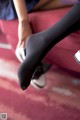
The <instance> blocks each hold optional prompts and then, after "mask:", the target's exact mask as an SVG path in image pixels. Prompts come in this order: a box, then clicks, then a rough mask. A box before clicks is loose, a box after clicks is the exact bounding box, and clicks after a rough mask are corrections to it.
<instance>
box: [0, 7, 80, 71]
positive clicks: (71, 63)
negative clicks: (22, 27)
mask: <svg viewBox="0 0 80 120" xmlns="http://www.w3.org/2000/svg"><path fill="white" fill-rule="evenodd" d="M69 9H70V8H62V9H56V10H50V11H43V12H35V13H30V14H29V18H30V23H31V27H32V30H33V33H36V32H40V31H42V30H45V29H47V28H49V27H50V26H51V25H53V24H55V23H56V22H57V21H58V20H59V19H60V18H61V17H62V16H63V15H64V14H65V13H66V12H67V11H68V10H69ZM0 25H1V30H2V31H3V33H4V34H6V37H7V40H8V43H9V44H11V45H12V47H13V52H14V50H15V48H16V44H17V41H18V35H17V31H18V30H17V28H18V21H17V20H12V21H0ZM79 39H80V33H79V31H77V32H75V33H72V34H71V35H69V36H68V37H66V38H65V39H64V40H62V41H61V42H60V43H58V44H57V45H56V46H55V47H54V48H52V50H51V51H50V52H49V53H48V54H47V56H46V57H45V60H47V61H48V62H50V63H52V64H58V65H59V66H61V67H64V68H67V69H69V70H73V71H76V72H80V66H79V65H78V64H77V62H76V61H75V59H74V54H75V52H76V51H77V50H78V49H80V42H79Z"/></svg>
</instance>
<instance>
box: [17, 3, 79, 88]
mask: <svg viewBox="0 0 80 120" xmlns="http://www.w3.org/2000/svg"><path fill="white" fill-rule="evenodd" d="M79 28H80V4H76V5H74V6H73V7H72V9H71V10H70V11H69V12H68V13H67V14H66V15H65V16H64V17H63V18H62V19H61V20H60V21H58V22H57V23H56V24H55V25H53V26H52V27H50V28H49V29H47V30H45V31H42V32H39V33H37V34H33V35H32V36H30V37H29V38H28V39H27V42H26V59H25V60H24V62H23V63H22V64H21V65H20V68H19V70H18V77H19V83H20V86H21V88H22V89H23V90H24V89H26V88H27V87H28V86H29V84H30V81H31V78H32V75H33V73H34V71H35V70H36V68H37V66H38V65H39V64H40V63H41V61H42V60H43V58H44V57H45V55H46V54H47V52H48V51H49V50H50V49H51V48H52V47H54V45H55V44H57V43H58V42H59V41H61V40H62V39H63V38H64V37H66V36H68V35H69V34H71V33H72V32H74V31H75V30H78V29H79Z"/></svg>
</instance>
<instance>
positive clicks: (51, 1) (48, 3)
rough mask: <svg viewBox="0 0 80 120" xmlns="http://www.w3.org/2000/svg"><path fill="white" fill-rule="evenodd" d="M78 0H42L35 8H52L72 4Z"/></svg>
mask: <svg viewBox="0 0 80 120" xmlns="http://www.w3.org/2000/svg"><path fill="white" fill-rule="evenodd" d="M75 2H76V0H65V2H64V0H40V2H39V3H38V4H37V5H36V6H35V7H34V8H33V10H50V9H55V8H61V7H67V6H71V5H73V4H74V3H75Z"/></svg>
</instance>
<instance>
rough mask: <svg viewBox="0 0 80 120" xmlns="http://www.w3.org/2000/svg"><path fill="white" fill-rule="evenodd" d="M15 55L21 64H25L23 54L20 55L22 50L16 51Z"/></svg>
mask: <svg viewBox="0 0 80 120" xmlns="http://www.w3.org/2000/svg"><path fill="white" fill-rule="evenodd" d="M15 54H16V57H17V58H18V60H19V61H20V62H23V59H22V56H21V53H20V48H17V49H16V51H15Z"/></svg>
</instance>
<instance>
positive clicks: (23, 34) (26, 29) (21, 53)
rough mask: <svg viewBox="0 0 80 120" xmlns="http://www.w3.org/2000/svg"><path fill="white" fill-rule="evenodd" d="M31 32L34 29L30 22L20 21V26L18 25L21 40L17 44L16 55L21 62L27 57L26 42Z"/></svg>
mask: <svg viewBox="0 0 80 120" xmlns="http://www.w3.org/2000/svg"><path fill="white" fill-rule="evenodd" d="M31 34H32V30H31V27H30V24H29V23H28V22H27V21H22V22H19V26H18V38H19V42H18V44H17V48H16V51H15V53H16V57H17V58H18V60H19V61H20V62H23V60H24V59H25V56H26V54H25V50H24V47H25V42H26V40H27V37H28V36H29V35H31Z"/></svg>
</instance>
